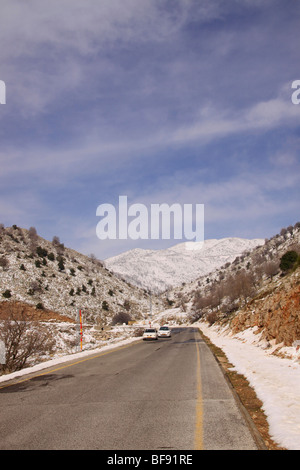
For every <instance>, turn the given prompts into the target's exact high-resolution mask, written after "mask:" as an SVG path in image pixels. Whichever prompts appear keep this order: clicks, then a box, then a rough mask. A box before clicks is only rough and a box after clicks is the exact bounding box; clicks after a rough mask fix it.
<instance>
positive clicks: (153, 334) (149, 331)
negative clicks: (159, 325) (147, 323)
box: [143, 328, 158, 340]
mask: <svg viewBox="0 0 300 470" xmlns="http://www.w3.org/2000/svg"><path fill="white" fill-rule="evenodd" d="M146 339H158V336H157V330H156V328H146V329H145V331H144V334H143V340H146Z"/></svg>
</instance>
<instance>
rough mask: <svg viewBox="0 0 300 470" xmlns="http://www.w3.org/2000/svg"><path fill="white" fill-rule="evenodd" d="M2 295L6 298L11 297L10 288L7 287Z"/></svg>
mask: <svg viewBox="0 0 300 470" xmlns="http://www.w3.org/2000/svg"><path fill="white" fill-rule="evenodd" d="M2 297H4V298H5V299H9V298H10V297H11V291H10V290H9V289H6V291H4V292H3V294H2Z"/></svg>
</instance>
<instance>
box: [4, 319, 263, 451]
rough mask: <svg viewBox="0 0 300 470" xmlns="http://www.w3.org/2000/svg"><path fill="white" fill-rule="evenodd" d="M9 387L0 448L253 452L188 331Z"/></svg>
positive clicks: (234, 408) (235, 409)
mask: <svg viewBox="0 0 300 470" xmlns="http://www.w3.org/2000/svg"><path fill="white" fill-rule="evenodd" d="M74 362H75V361H74ZM18 380H19V381H20V380H22V381H20V382H19V383H15V382H16V380H15V382H6V383H2V384H0V410H1V411H0V449H19V450H23V449H100V450H101V449H103V450H104V449H106V450H114V449H116V450H132V449H135V450H144V449H146V450H161V451H162V450H165V451H167V450H182V449H184V450H193V449H207V450H216V449H218V450H222V449H226V450H229V449H257V445H256V443H255V440H254V438H253V435H252V433H251V432H250V428H249V426H248V424H247V420H245V418H244V416H243V414H242V413H241V411H240V407H239V406H238V405H237V402H236V399H235V398H234V396H233V394H232V391H231V389H230V387H229V386H228V384H227V381H226V380H225V379H224V376H223V373H222V371H221V369H220V367H219V365H218V363H217V362H216V360H215V358H214V356H213V355H212V353H211V352H210V350H209V348H208V347H207V345H206V344H205V343H204V342H203V340H202V339H201V337H200V334H199V331H198V330H197V329H195V328H182V329H179V328H178V329H174V330H173V334H172V338H171V339H159V340H158V341H151V342H145V341H142V340H141V341H138V342H135V343H132V344H130V345H126V346H123V347H120V348H117V349H115V350H110V351H107V352H105V353H100V354H98V355H95V356H88V357H85V358H83V359H82V360H81V361H78V360H77V362H76V363H74V364H71V363H65V364H61V365H59V366H55V367H53V368H52V369H47V370H44V371H41V372H39V375H35V376H32V377H22V378H21V379H20V378H19V379H18Z"/></svg>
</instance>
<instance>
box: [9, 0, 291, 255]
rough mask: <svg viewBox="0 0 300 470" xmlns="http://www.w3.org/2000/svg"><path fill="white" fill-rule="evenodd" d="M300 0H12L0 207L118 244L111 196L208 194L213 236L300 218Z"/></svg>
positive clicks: (47, 227) (67, 234) (12, 218)
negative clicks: (107, 212)
mask: <svg viewBox="0 0 300 470" xmlns="http://www.w3.org/2000/svg"><path fill="white" fill-rule="evenodd" d="M299 24H300V2H298V1H295V0H261V1H260V0H251V1H250V0H226V1H225V0H51V2H49V1H46V0H27V1H26V2H24V1H23V0H1V2H0V79H1V80H3V81H4V82H5V84H6V104H5V105H2V104H1V105H0V144H1V145H0V165H1V166H0V222H1V223H3V224H4V225H5V226H10V225H12V224H17V225H18V226H21V227H24V228H29V227H31V226H34V227H36V229H37V232H38V234H39V235H41V236H43V237H45V238H46V239H48V240H52V238H53V236H54V235H56V236H59V238H60V240H61V242H63V243H64V244H65V246H68V247H71V248H74V249H76V250H78V251H81V252H83V253H85V254H91V253H93V254H95V255H96V256H97V257H99V258H100V259H105V258H107V257H109V256H113V255H115V254H117V253H120V252H122V251H125V250H127V249H131V248H133V247H142V248H155V249H159V248H164V247H167V246H171V245H173V244H175V243H178V240H176V241H175V242H174V240H156V241H154V240H151V239H149V240H135V241H133V240H118V239H117V240H106V241H100V240H99V239H98V238H97V236H96V226H97V223H98V222H99V217H97V216H96V209H97V207H98V205H100V204H104V203H110V204H113V205H114V206H115V207H116V209H117V206H118V200H119V196H120V195H127V197H128V204H129V205H130V204H133V203H142V204H145V205H146V207H148V208H149V210H150V205H151V204H152V203H167V204H169V205H171V204H174V203H179V204H193V205H195V204H204V207H205V238H206V239H208V238H222V237H229V236H235V237H245V238H258V237H259V238H266V237H271V236H273V235H275V234H276V233H278V232H279V231H280V229H281V228H282V227H286V226H288V225H294V224H295V223H296V222H298V221H299V220H300V213H299V175H300V152H299V147H300V145H299V144H300V133H299V129H300V105H295V104H293V103H292V100H291V95H292V92H293V90H292V88H291V86H292V82H293V81H294V80H300V68H299V63H300V60H299V59H300V52H299V39H300V32H299Z"/></svg>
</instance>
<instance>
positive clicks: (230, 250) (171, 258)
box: [105, 237, 264, 292]
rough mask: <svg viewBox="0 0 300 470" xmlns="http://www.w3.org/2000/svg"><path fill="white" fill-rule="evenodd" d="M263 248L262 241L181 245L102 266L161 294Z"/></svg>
mask: <svg viewBox="0 0 300 470" xmlns="http://www.w3.org/2000/svg"><path fill="white" fill-rule="evenodd" d="M262 244H264V240H263V239H252V240H249V239H244V238H234V237H232V238H223V239H209V240H205V241H204V242H183V243H179V244H177V245H174V246H172V247H170V248H167V249H163V250H143V249H134V250H129V251H127V252H125V253H122V254H120V255H117V256H114V257H113V258H108V259H107V260H106V261H105V265H106V267H107V268H108V269H109V270H111V271H112V272H114V273H115V274H118V275H120V276H122V277H123V278H124V279H125V280H127V281H128V282H131V283H132V284H134V285H137V286H138V287H142V288H144V289H147V290H151V291H152V292H163V291H165V290H167V289H170V288H173V287H176V286H178V285H180V284H181V283H183V282H192V281H194V280H195V279H197V278H198V277H200V276H203V275H206V274H209V273H210V272H212V271H214V270H215V269H218V268H220V267H221V266H222V265H223V264H224V263H227V262H232V261H233V260H234V259H235V258H236V257H237V256H239V255H241V254H242V253H243V252H244V251H250V250H252V249H254V248H255V247H256V246H258V245H262Z"/></svg>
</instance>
